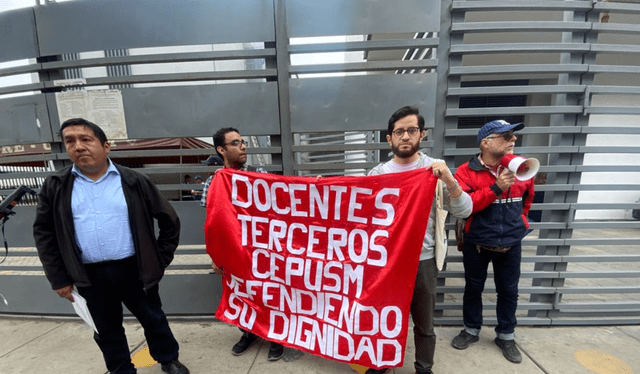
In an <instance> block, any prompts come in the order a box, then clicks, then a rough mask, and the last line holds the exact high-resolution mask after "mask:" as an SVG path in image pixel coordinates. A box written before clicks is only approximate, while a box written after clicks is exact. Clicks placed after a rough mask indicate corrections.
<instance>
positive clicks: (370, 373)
mask: <svg viewBox="0 0 640 374" xmlns="http://www.w3.org/2000/svg"><path fill="white" fill-rule="evenodd" d="M388 370H389V369H373V368H371V369H368V370H367V371H365V372H364V374H384V373H386V372H387V371H388Z"/></svg>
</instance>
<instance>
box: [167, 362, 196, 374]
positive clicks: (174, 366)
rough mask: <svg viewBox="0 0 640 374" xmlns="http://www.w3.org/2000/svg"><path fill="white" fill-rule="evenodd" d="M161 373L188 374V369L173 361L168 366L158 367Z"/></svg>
mask: <svg viewBox="0 0 640 374" xmlns="http://www.w3.org/2000/svg"><path fill="white" fill-rule="evenodd" d="M160 367H161V368H162V371H164V372H165V373H169V374H189V369H187V367H186V366H184V365H183V364H182V362H180V361H178V359H175V360H173V361H171V362H169V363H168V364H162V365H160Z"/></svg>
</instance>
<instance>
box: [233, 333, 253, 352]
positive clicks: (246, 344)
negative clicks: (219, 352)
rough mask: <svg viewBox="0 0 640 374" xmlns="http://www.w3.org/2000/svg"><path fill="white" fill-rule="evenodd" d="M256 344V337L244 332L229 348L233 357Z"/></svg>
mask: <svg viewBox="0 0 640 374" xmlns="http://www.w3.org/2000/svg"><path fill="white" fill-rule="evenodd" d="M257 342H258V337H257V336H256V335H254V334H252V333H250V332H244V333H243V334H242V337H241V338H240V340H239V341H238V342H237V343H236V344H235V345H234V346H233V348H231V353H233V355H234V356H240V355H241V354H243V353H245V352H246V351H247V350H248V349H249V348H251V346H252V345H254V344H256V343H257Z"/></svg>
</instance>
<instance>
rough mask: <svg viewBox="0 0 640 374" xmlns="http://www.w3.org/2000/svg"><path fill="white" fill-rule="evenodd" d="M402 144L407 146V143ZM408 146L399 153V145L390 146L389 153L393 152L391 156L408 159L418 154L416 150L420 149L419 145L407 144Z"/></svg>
mask: <svg viewBox="0 0 640 374" xmlns="http://www.w3.org/2000/svg"><path fill="white" fill-rule="evenodd" d="M404 144H407V143H404ZM404 144H401V145H404ZM409 145H410V148H409V149H407V150H403V151H401V150H400V145H397V146H396V145H395V144H393V145H392V146H391V152H393V154H394V155H396V156H397V157H400V158H409V157H411V156H413V155H415V154H416V153H417V152H418V150H419V149H420V143H416V144H409Z"/></svg>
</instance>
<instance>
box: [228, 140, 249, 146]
mask: <svg viewBox="0 0 640 374" xmlns="http://www.w3.org/2000/svg"><path fill="white" fill-rule="evenodd" d="M229 144H231V145H232V146H234V147H239V146H240V144H242V145H244V146H245V147H246V146H247V145H248V144H247V142H246V141H244V140H237V139H236V140H232V141H230V142H229V143H224V144H223V145H222V146H223V147H224V146H225V145H229Z"/></svg>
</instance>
